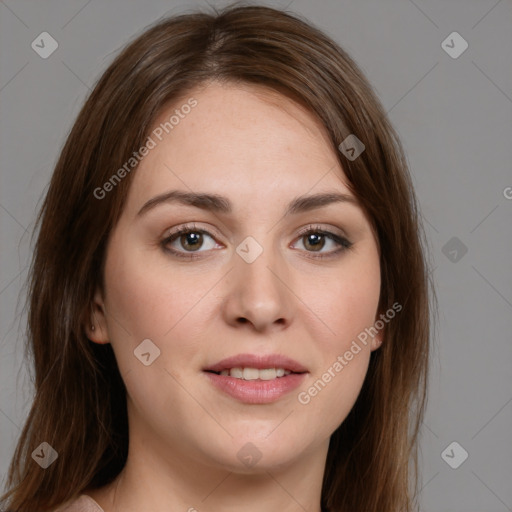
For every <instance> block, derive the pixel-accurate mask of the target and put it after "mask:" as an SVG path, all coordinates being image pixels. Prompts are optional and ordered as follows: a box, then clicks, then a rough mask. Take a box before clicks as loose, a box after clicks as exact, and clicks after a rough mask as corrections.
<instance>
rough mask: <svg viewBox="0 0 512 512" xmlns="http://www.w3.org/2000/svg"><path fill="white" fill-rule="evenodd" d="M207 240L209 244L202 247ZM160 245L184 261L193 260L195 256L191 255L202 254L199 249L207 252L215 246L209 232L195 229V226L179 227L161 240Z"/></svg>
mask: <svg viewBox="0 0 512 512" xmlns="http://www.w3.org/2000/svg"><path fill="white" fill-rule="evenodd" d="M208 239H210V243H209V244H206V247H204V244H205V240H208ZM161 244H162V247H163V248H164V250H165V251H168V252H170V253H172V254H173V255H175V256H178V257H180V258H186V259H194V258H195V257H196V256H195V255H194V254H193V253H195V252H204V251H200V250H199V249H201V248H204V249H205V250H206V251H208V250H211V249H214V248H215V247H216V246H217V244H216V242H215V240H214V239H213V235H212V234H211V233H210V232H209V231H206V230H205V229H199V228H196V226H195V225H192V226H181V227H180V228H179V229H177V230H176V231H173V232H172V233H170V234H169V236H167V237H166V238H165V239H164V240H162V243H161ZM177 247H178V248H177ZM191 253H192V254H191Z"/></svg>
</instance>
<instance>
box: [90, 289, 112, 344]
mask: <svg viewBox="0 0 512 512" xmlns="http://www.w3.org/2000/svg"><path fill="white" fill-rule="evenodd" d="M84 329H85V333H86V335H87V338H88V339H89V340H91V341H93V342H94V343H100V344H105V343H109V342H110V339H109V336H108V329H107V322H106V317H105V305H104V304H103V298H102V296H101V292H100V290H96V293H95V294H94V300H93V303H92V305H91V311H90V313H89V316H88V317H87V318H86V321H85V326H84Z"/></svg>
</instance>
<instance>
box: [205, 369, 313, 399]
mask: <svg viewBox="0 0 512 512" xmlns="http://www.w3.org/2000/svg"><path fill="white" fill-rule="evenodd" d="M205 373H206V375H207V377H208V378H209V379H210V382H211V383H212V384H213V385H214V386H215V387H217V388H218V389H220V390H221V391H223V392H224V393H226V394H228V395H230V396H231V397H233V398H236V399H237V400H240V401H241V402H245V403H247V404H268V403H271V402H275V401H277V400H279V399H280V398H281V397H282V396H284V395H286V394H287V393H290V392H291V391H293V390H294V389H296V388H298V387H299V386H300V384H301V383H302V381H303V380H304V378H305V376H306V373H290V374H289V375H286V376H284V377H277V378H275V379H272V380H243V379H236V378H235V377H227V376H225V375H217V374H216V373H211V372H205Z"/></svg>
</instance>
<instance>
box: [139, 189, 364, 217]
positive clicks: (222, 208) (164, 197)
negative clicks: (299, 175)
mask: <svg viewBox="0 0 512 512" xmlns="http://www.w3.org/2000/svg"><path fill="white" fill-rule="evenodd" d="M168 203H180V204H184V205H187V206H194V207H196V208H201V209H202V210H208V211H212V212H217V213H225V214H228V213H231V212H232V211H233V206H232V203H231V201H230V200H229V199H228V198H227V197H223V196H220V195H218V194H206V193H196V192H183V191H180V190H171V191H169V192H165V193H163V194H160V195H158V196H155V197H153V198H152V199H150V200H149V201H147V202H146V203H144V205H143V206H142V208H141V209H140V210H139V212H138V213H137V216H141V215H143V214H145V213H147V212H148V211H149V210H152V209H153V208H155V207H156V206H158V205H161V204H168ZM332 203H352V204H357V200H356V198H355V197H354V196H351V195H348V194H341V193H338V192H336V193H334V192H330V193H323V194H322V193H320V194H313V195H303V196H299V197H296V198H295V199H293V200H292V201H291V202H290V203H289V205H288V207H287V209H286V212H285V215H293V214H298V213H303V212H308V211H310V210H315V209H317V208H321V207H323V206H327V205H330V204H332Z"/></svg>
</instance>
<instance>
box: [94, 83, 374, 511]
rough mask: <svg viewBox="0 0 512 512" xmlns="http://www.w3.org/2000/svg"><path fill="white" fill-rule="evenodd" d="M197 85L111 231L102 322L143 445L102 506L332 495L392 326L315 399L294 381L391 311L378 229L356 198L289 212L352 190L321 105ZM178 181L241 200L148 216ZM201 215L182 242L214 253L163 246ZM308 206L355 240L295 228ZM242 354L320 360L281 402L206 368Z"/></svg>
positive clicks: (284, 507)
mask: <svg viewBox="0 0 512 512" xmlns="http://www.w3.org/2000/svg"><path fill="white" fill-rule="evenodd" d="M190 97H194V98H195V99H196V100H197V101H198V104H197V106H196V107H195V108H194V109H192V111H191V112H190V113H189V114H188V115H187V116H185V117H184V118H183V119H181V120H180V123H179V124H178V125H177V126H175V127H174V129H173V130H172V132H170V133H169V134H168V135H165V136H164V138H163V140H162V141H161V142H159V143H158V145H157V146H156V147H155V148H154V149H152V150H151V151H150V152H149V154H148V155H147V156H146V157H145V158H144V159H143V160H142V162H141V164H140V165H139V167H138V168H137V170H136V171H135V175H134V177H133V182H132V184H131V186H130V190H129V193H128V197H127V202H126V206H125V209H124V211H123V213H122V215H121V218H120V220H119V222H118V224H117V225H116V226H115V229H114V230H113V232H112V234H111V238H110V240H109V244H108V248H107V254H106V265H105V295H104V296H103V295H102V294H101V292H100V291H99V290H98V291H97V293H96V296H95V314H94V316H93V318H92V319H91V325H94V330H92V329H91V328H90V327H88V329H87V333H88V335H89V338H90V339H91V340H92V341H94V342H96V343H111V344H112V347H113V350H114V352H115V355H116V359H117V362H118V365H119V368H120V371H121V374H122V376H123V380H124V382H125V384H126V388H127V401H128V416H129V429H130V444H129V456H128V461H127V464H126V466H125V468H124V470H123V471H122V472H121V474H120V475H119V476H118V477H117V478H116V479H115V480H114V482H113V483H112V484H110V485H108V486H105V487H103V488H102V489H99V490H91V491H90V492H88V493H87V494H89V495H90V496H91V497H93V498H94V499H95V500H96V501H97V502H98V503H99V504H100V505H101V506H102V507H103V508H104V510H105V512H115V511H121V510H122V511H125V512H130V511H140V510H152V511H164V510H165V511H168V510H182V511H187V510H194V509H196V510H198V511H201V512H202V511H214V510H215V511H231V510H235V509H236V510H238V509H240V505H241V504H243V509H244V510H245V511H248V512H268V511H269V510H275V511H281V512H292V511H303V510H308V511H312V512H319V511H320V494H321V483H322V477H323V473H324V467H325V460H326V456H327V449H328V442H329V438H330V436H331V434H332V433H333V432H334V431H335V430H336V428H337V427H338V426H339V425H340V424H341V423H342V422H343V420H344V419H345V418H346V416H347V415H348V413H349V412H350V410H351V408H352V406H353V405H354V403H355V401H356V399H357V396H358V394H359V392H360V390H361V387H362V384H363V381H364V378H365V376H366V373H367V369H368V363H369V359H370V353H371V351H372V350H375V349H377V348H378V347H379V344H380V342H381V333H379V334H378V335H377V336H376V337H375V338H373V339H371V338H369V343H368V344H367V345H366V346H364V345H361V346H362V350H361V352H359V353H358V354H357V355H355V356H354V358H353V359H352V361H350V363H349V364H348V365H347V366H345V367H344V368H343V370H342V371H341V372H339V373H337V374H336V376H335V377H334V378H332V380H331V382H329V383H328V384H327V385H326V386H325V387H324V388H323V389H322V390H321V392H319V393H318V394H317V395H316V396H315V397H313V398H311V401H310V402H309V403H308V404H307V405H303V404H301V403H300V402H299V401H298V398H297V396H298V393H299V392H300V391H304V390H307V389H308V388H309V387H310V386H312V385H313V383H314V382H315V381H317V380H318V379H319V378H321V377H322V374H324V373H325V372H326V371H327V370H328V368H329V367H332V365H333V363H334V362H335V361H336V360H337V357H338V356H340V355H343V354H344V353H345V352H346V351H347V350H348V349H349V348H350V346H351V343H352V341H353V340H354V339H356V337H357V335H358V334H359V333H361V332H362V331H363V330H364V329H365V328H366V327H369V326H372V325H373V324H374V322H375V320H376V319H378V318H379V316H378V311H377V306H378V302H379V294H380V285H381V281H380V265H379V248H378V243H377V240H376V239H375V236H374V233H373V231H372V229H371V225H370V222H369V219H368V218H367V216H366V215H365V213H364V211H363V210H362V208H361V207H360V206H359V205H358V204H357V202H356V203H350V202H338V203H331V204H329V205H326V206H322V207H321V208H318V209H315V210H312V211H309V212H304V213H299V214H297V215H289V216H286V217H285V216H283V215H284V210H285V206H286V205H287V204H288V203H289V202H290V201H292V200H293V199H294V198H296V197H297V196H301V195H305V194H308V195H311V194H315V193H320V192H340V193H344V194H347V195H352V194H351V192H350V190H349V188H348V186H347V179H346V177H345V174H344V172H343V169H342V168H341V166H340V163H339V161H338V159H337V155H336V153H335V150H334V149H333V148H332V145H331V143H330V141H329V138H328V136H327V133H326V132H325V129H324V128H323V126H322V124H321V123H320V122H319V121H318V120H317V119H316V118H315V117H314V116H313V115H312V114H311V113H309V112H307V111H306V110H304V109H303V108H301V107H299V106H298V105H296V104H295V103H293V102H292V101H291V100H289V99H287V98H286V97H284V96H281V95H278V94H277V93H274V92H271V91H268V90H265V89H264V88H261V87H259V86H253V85H240V84H238V85H234V84H222V85H221V84H218V83H215V82H213V83H209V84H207V85H206V86H203V87H201V88H198V89H196V90H194V91H192V92H191V93H190V95H188V96H187V98H190ZM185 101H186V100H184V101H183V102H182V103H178V104H177V105H173V106H172V107H170V108H169V109H168V110H166V111H165V112H162V114H161V116H160V118H159V119H158V120H157V122H156V123H155V126H157V125H158V124H159V123H160V122H162V121H165V120H167V119H169V117H170V115H171V114H172V113H173V111H174V109H175V108H176V107H177V106H178V107H179V105H182V104H183V103H185ZM174 189H179V190H182V191H185V192H190V191H194V192H207V193H215V194H219V195H222V196H225V197H226V198H228V199H229V200H230V201H231V202H232V204H233V212H232V213H231V214H224V213H218V212H211V211H207V210H203V209H199V208H197V207H193V206H190V205H183V204H179V203H168V204H161V205H159V206H156V207H155V208H153V209H151V210H149V211H147V212H146V213H145V214H143V215H141V216H139V215H137V212H138V211H139V210H140V209H141V207H142V206H143V205H144V204H145V203H146V201H148V200H149V199H151V198H153V197H155V196H157V195H159V194H162V193H163V192H166V191H170V190H174ZM352 197H353V196H352ZM104 200H105V201H106V200H108V197H107V198H105V199H104ZM189 223H195V224H196V228H197V229H205V230H207V231H209V232H210V234H211V237H210V235H203V245H202V246H201V243H200V242H199V243H198V244H197V245H195V246H192V247H195V248H196V249H198V250H196V251H194V250H193V249H191V248H190V246H187V245H186V244H187V239H186V237H184V236H182V237H181V238H180V237H179V236H178V237H177V238H176V239H175V240H174V241H172V242H169V243H168V245H167V247H171V248H174V249H175V250H177V251H180V252H181V253H183V254H185V255H186V254H191V253H193V254H195V255H196V256H199V258H198V259H195V260H186V259H181V258H178V257H176V256H173V255H172V254H169V253H166V252H165V251H164V250H163V248H162V245H161V243H162V241H163V240H164V239H165V238H166V237H167V236H168V235H169V231H170V230H173V229H176V228H179V227H180V226H183V225H185V224H189ZM311 223H313V224H315V226H316V225H319V226H320V227H321V229H324V230H327V231H330V232H332V233H335V234H338V235H341V236H345V237H346V238H348V240H349V241H350V242H352V244H353V245H352V246H351V247H350V248H349V249H345V250H343V251H341V252H339V253H337V254H335V255H334V252H335V251H336V250H338V249H339V248H340V246H339V245H338V244H336V243H335V242H334V241H331V240H330V239H329V238H327V237H325V238H324V239H323V240H324V245H323V246H322V244H319V246H317V247H315V246H313V245H311V244H308V241H309V240H310V239H311V238H308V236H304V235H302V236H301V235H300V234H298V232H299V230H300V229H301V228H303V227H307V226H308V225H309V224H311ZM191 231H192V232H197V230H194V229H191ZM247 236H252V237H253V238H254V239H255V240H257V242H258V243H259V244H260V246H261V247H262V248H263V252H262V254H261V255H259V256H258V257H257V258H256V260H255V261H254V262H252V263H247V262H246V261H244V259H242V258H241V257H240V256H239V255H238V254H237V252H236V248H237V246H238V245H239V244H240V243H241V242H242V241H243V240H244V239H245V238H246V237H247ZM188 240H189V241H190V237H189V239H188ZM180 241H181V243H180ZM192 242H193V240H192ZM184 244H185V245H184ZM187 251H188V253H187ZM318 254H322V255H324V256H326V257H325V258H324V259H315V255H317V256H318ZM329 254H331V255H333V256H332V257H330V258H329V257H327V256H328V255H329ZM148 338H149V339H151V340H152V342H153V343H154V344H155V345H156V346H157V347H158V348H159V349H160V351H161V353H160V356H159V357H158V358H157V359H155V360H154V362H153V363H152V364H150V365H149V366H145V365H143V364H142V363H141V362H140V361H139V359H137V358H136V357H134V349H135V348H136V347H137V346H138V345H139V344H140V343H141V341H142V340H144V339H148ZM239 353H255V354H283V355H286V356H288V357H291V358H293V359H295V360H296V361H298V362H299V363H301V364H302V365H304V366H305V367H306V368H307V370H308V372H309V373H308V374H307V375H306V378H305V380H304V383H303V385H301V386H300V388H299V389H297V390H294V391H292V392H291V393H289V394H287V395H285V396H283V397H281V398H280V399H279V400H278V401H276V402H273V403H270V404H263V405H262V404H257V405H254V404H253V405H251V404H247V403H243V402H241V401H238V400H236V399H234V398H232V397H230V396H228V395H226V394H224V393H222V392H221V391H219V390H218V389H217V388H215V387H214V386H212V385H211V383H210V382H209V380H208V379H207V377H206V375H205V373H204V372H203V369H204V368H205V367H206V366H208V365H211V364H213V363H216V362H218V361H220V360H221V359H224V358H226V357H229V356H233V355H236V354H239ZM248 442H250V443H252V444H253V445H255V446H256V447H257V448H258V450H259V451H260V452H261V459H260V460H259V461H258V462H257V464H256V465H254V466H252V467H247V466H246V465H244V464H243V463H242V462H241V461H240V460H239V459H238V457H237V453H238V451H239V450H240V449H241V448H242V447H243V446H244V445H245V444H246V443H248Z"/></svg>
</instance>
